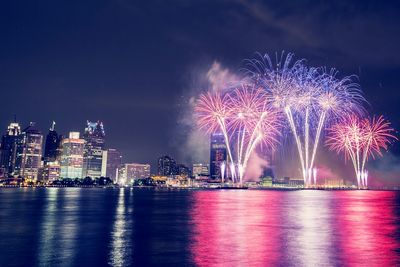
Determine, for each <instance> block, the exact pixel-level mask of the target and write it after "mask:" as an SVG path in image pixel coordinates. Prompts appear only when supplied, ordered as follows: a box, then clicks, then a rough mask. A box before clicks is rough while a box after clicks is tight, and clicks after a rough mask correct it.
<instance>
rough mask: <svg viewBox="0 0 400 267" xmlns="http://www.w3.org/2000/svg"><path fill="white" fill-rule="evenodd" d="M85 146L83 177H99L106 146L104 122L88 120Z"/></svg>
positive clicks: (84, 135) (84, 136)
mask: <svg viewBox="0 0 400 267" xmlns="http://www.w3.org/2000/svg"><path fill="white" fill-rule="evenodd" d="M83 139H85V148H84V152H83V177H87V176H89V177H91V178H97V177H100V176H101V167H102V160H103V150H104V148H105V133H104V126H103V123H102V122H100V121H98V122H90V121H88V122H87V125H86V128H85V133H84V134H83Z"/></svg>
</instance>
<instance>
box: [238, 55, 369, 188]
mask: <svg viewBox="0 0 400 267" xmlns="http://www.w3.org/2000/svg"><path fill="white" fill-rule="evenodd" d="M274 62H275V63H274ZM245 74H246V75H247V76H249V77H251V79H252V80H253V82H254V83H255V84H256V85H258V86H261V87H263V88H264V90H266V92H267V93H268V95H270V97H271V99H272V101H273V103H274V107H275V108H278V109H280V110H281V111H283V113H284V114H285V115H286V119H287V122H288V124H289V129H290V131H291V132H292V134H293V136H294V140H295V143H296V148H297V151H298V154H299V159H300V165H301V169H302V175H303V179H304V184H305V185H306V186H307V185H311V184H313V183H314V184H316V179H314V181H313V179H312V178H313V176H314V175H313V169H314V164H315V157H316V153H317V148H318V144H319V140H320V138H321V133H322V130H323V128H324V126H326V125H327V124H329V123H331V122H333V121H335V120H337V118H340V117H342V116H343V115H344V114H349V113H353V112H355V113H362V111H363V109H362V103H363V102H364V101H365V100H364V98H363V96H362V94H361V90H360V88H359V85H358V84H357V83H355V82H353V79H354V77H353V76H348V77H344V78H343V79H339V78H337V77H336V76H337V71H336V70H335V69H331V70H330V71H326V69H324V68H313V67H307V66H306V64H305V60H297V61H295V60H294V58H293V54H291V53H288V54H287V55H286V56H285V54H284V53H282V54H281V56H280V57H278V55H277V56H276V59H275V61H273V60H272V59H271V58H270V56H269V55H268V54H265V55H264V56H262V55H261V54H258V58H255V59H250V60H247V61H246V69H245Z"/></svg>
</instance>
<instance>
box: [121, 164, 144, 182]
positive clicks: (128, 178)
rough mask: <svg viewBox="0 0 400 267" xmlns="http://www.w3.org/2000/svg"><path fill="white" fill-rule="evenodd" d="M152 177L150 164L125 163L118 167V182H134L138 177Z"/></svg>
mask: <svg viewBox="0 0 400 267" xmlns="http://www.w3.org/2000/svg"><path fill="white" fill-rule="evenodd" d="M149 177H150V164H139V163H125V164H121V165H120V166H119V167H118V178H117V183H119V184H128V183H133V182H134V181H135V180H137V179H144V178H149Z"/></svg>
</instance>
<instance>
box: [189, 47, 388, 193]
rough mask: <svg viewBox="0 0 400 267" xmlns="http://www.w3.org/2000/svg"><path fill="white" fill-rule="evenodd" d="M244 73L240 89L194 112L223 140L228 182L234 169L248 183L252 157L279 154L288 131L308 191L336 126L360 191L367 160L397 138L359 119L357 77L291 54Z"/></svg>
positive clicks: (254, 63) (260, 59)
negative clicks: (263, 151) (260, 150)
mask: <svg viewBox="0 0 400 267" xmlns="http://www.w3.org/2000/svg"><path fill="white" fill-rule="evenodd" d="M243 70H244V75H245V77H244V79H243V81H242V83H241V84H240V85H238V86H236V87H231V88H221V89H222V90H221V91H219V92H217V93H205V94H203V95H201V96H200V97H199V99H198V102H197V105H196V108H195V112H196V114H197V118H198V125H199V127H200V128H201V129H204V130H205V131H206V132H207V133H214V132H221V133H222V134H223V135H224V140H225V144H226V147H227V153H228V159H227V162H225V163H224V164H223V166H221V168H222V169H223V173H224V174H223V176H227V174H228V171H229V172H230V175H231V178H232V180H234V181H235V180H236V179H238V180H239V181H240V182H241V183H242V181H243V176H244V174H245V173H246V168H247V163H248V161H249V157H250V156H251V154H252V153H253V151H254V150H255V149H256V148H257V147H259V146H260V147H262V146H264V147H266V148H268V149H275V148H276V145H277V144H278V143H279V139H280V137H281V136H283V135H282V132H283V131H285V129H287V130H288V131H289V132H290V133H291V134H292V136H293V139H294V144H295V146H296V149H297V151H298V157H299V163H300V167H301V174H302V176H303V180H304V185H305V186H313V185H316V184H317V169H316V168H315V163H316V161H317V159H316V155H317V151H318V146H319V143H320V139H322V138H323V137H324V132H325V129H326V128H329V127H330V126H331V125H333V126H332V127H331V128H330V131H329V132H330V136H329V138H328V141H327V144H328V146H329V147H330V149H331V150H335V151H337V152H344V153H345V157H346V159H351V160H352V162H353V164H354V167H355V171H356V176H357V181H358V184H359V186H360V185H362V186H365V187H366V186H367V180H368V172H367V171H366V170H365V163H366V161H367V160H368V158H369V157H374V156H375V155H381V150H382V148H383V149H386V148H387V145H388V143H389V141H390V140H392V139H395V137H394V136H393V135H392V131H393V129H391V128H390V127H389V123H388V122H387V121H385V120H384V119H383V118H382V117H378V118H372V119H371V120H367V119H359V118H360V117H363V116H364V115H365V110H364V108H363V105H364V104H365V103H366V100H365V99H364V97H363V94H362V91H361V88H360V86H359V84H358V83H357V82H356V81H355V80H356V77H355V76H346V77H343V78H340V77H339V76H338V71H337V70H335V69H326V68H322V67H317V68H316V67H310V66H307V64H306V61H305V60H304V59H301V60H295V59H294V55H293V54H291V53H288V54H286V55H285V54H284V53H281V54H280V55H278V54H276V57H275V59H274V60H273V59H272V58H271V57H270V56H269V55H268V54H265V55H261V54H257V57H255V58H253V59H248V60H246V61H245V68H244V69H243ZM342 118H348V119H346V120H345V122H343V121H342ZM282 119H283V120H282ZM282 122H286V123H285V124H283V123H282ZM228 166H229V168H228ZM223 178H224V177H223Z"/></svg>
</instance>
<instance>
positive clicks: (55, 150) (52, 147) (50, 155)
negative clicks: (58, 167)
mask: <svg viewBox="0 0 400 267" xmlns="http://www.w3.org/2000/svg"><path fill="white" fill-rule="evenodd" d="M55 125H56V123H55V122H54V121H53V123H52V125H51V128H50V129H49V132H48V134H47V136H46V143H45V145H44V157H43V158H44V164H45V165H46V164H47V163H48V162H54V161H59V160H60V156H61V149H60V147H61V139H62V137H61V136H60V135H58V133H57V132H56V130H55Z"/></svg>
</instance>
